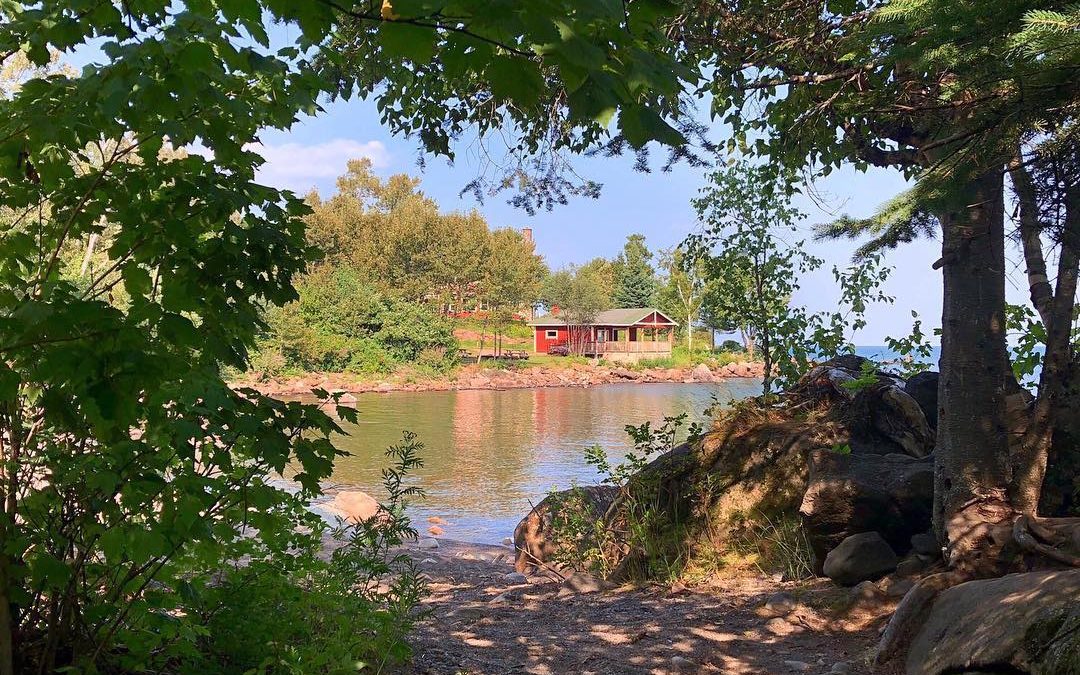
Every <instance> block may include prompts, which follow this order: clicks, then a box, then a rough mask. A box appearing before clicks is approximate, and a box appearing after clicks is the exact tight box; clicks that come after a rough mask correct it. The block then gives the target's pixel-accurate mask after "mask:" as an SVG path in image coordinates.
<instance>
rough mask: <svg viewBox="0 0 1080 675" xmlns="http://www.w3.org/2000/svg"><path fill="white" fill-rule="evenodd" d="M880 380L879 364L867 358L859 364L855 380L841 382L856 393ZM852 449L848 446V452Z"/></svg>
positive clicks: (844, 386) (845, 387)
mask: <svg viewBox="0 0 1080 675" xmlns="http://www.w3.org/2000/svg"><path fill="white" fill-rule="evenodd" d="M878 381H879V378H878V367H877V364H876V363H874V362H873V361H871V360H869V359H867V360H866V361H863V362H862V364H860V366H859V376H858V377H856V378H855V379H853V380H848V381H846V382H841V383H840V386H841V387H843V388H844V389H847V390H848V391H850V392H851V393H852V394H855V393H858V392H860V391H862V390H863V389H866V388H867V387H872V386H874V385H875V384H877V383H878ZM850 451H851V448H848V452H850ZM845 454H847V453H845Z"/></svg>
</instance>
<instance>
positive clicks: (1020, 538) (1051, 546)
mask: <svg viewBox="0 0 1080 675" xmlns="http://www.w3.org/2000/svg"><path fill="white" fill-rule="evenodd" d="M1012 534H1013V539H1015V540H1016V543H1017V544H1018V545H1019V546H1020V548H1021V550H1023V551H1025V552H1027V553H1033V554H1035V555H1038V556H1042V557H1044V558H1047V559H1049V560H1052V561H1054V562H1056V563H1058V564H1061V565H1066V566H1068V567H1080V555H1078V554H1076V553H1073V552H1071V551H1069V550H1065V549H1075V550H1077V551H1080V518H1036V517H1034V516H1028V515H1023V516H1020V517H1019V518H1017V519H1016V521H1015V522H1014V523H1013V527H1012Z"/></svg>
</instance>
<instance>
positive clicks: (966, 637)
mask: <svg viewBox="0 0 1080 675" xmlns="http://www.w3.org/2000/svg"><path fill="white" fill-rule="evenodd" d="M906 670H907V673H908V675H944V674H945V673H964V672H972V671H983V672H993V673H1006V672H1008V673H1033V674H1035V675H1077V673H1080V570H1057V571H1050V572H1030V573H1027V574H1010V575H1008V576H1005V577H1001V578H999V579H986V580H981V581H969V582H967V583H964V584H960V585H959V586H955V587H953V588H950V589H948V590H947V591H945V592H943V593H942V594H941V595H940V596H939V597H938V599H937V600H936V601H935V602H934V606H933V608H932V609H931V610H930V613H929V615H928V616H927V617H926V620H925V621H924V622H923V623H922V627H921V628H920V629H919V632H918V633H917V634H916V636H915V639H914V641H913V642H912V644H911V648H910V649H909V651H908V657H907V668H906Z"/></svg>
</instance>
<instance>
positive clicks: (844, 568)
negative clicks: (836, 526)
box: [824, 532, 900, 586]
mask: <svg viewBox="0 0 1080 675" xmlns="http://www.w3.org/2000/svg"><path fill="white" fill-rule="evenodd" d="M898 562H900V560H899V559H898V558H897V557H896V553H895V552H894V551H893V550H892V548H891V547H890V546H889V544H888V543H887V542H886V541H885V540H884V539H882V538H881V535H880V534H878V533H877V532H860V533H859V534H853V535H851V536H850V537H848V538H846V539H844V541H842V542H840V545H839V546H837V547H836V548H834V549H833V550H831V551H829V554H828V555H827V556H825V564H824V571H825V576H827V577H829V578H830V579H832V580H833V581H835V582H836V583H838V584H842V585H844V586H854V585H855V584H857V583H859V582H860V581H873V580H874V579H880V578H881V577H883V576H885V575H886V574H888V573H889V572H892V571H893V570H895V569H896V564H897V563H898Z"/></svg>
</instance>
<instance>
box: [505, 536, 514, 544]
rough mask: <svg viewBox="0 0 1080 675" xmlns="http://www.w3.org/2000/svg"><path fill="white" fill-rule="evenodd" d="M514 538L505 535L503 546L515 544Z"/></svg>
mask: <svg viewBox="0 0 1080 675" xmlns="http://www.w3.org/2000/svg"><path fill="white" fill-rule="evenodd" d="M513 545H514V540H513V539H511V538H510V537H503V546H513Z"/></svg>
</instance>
